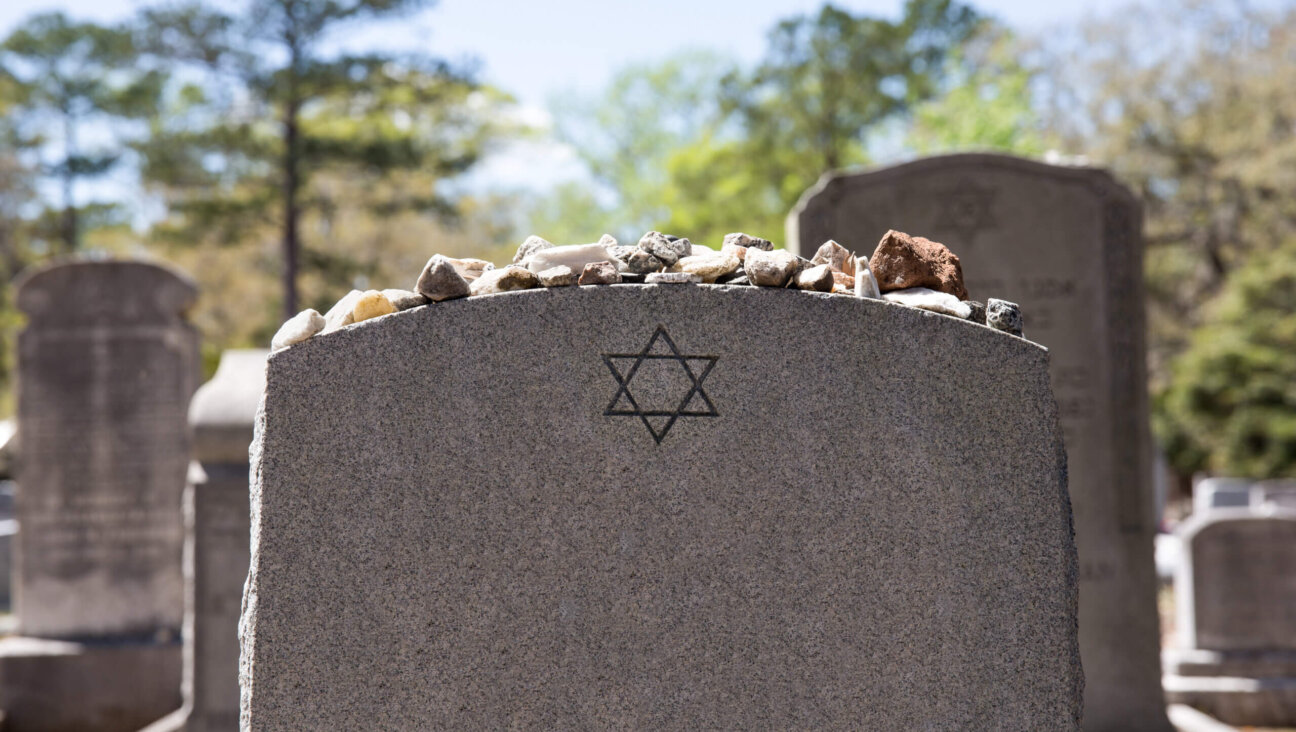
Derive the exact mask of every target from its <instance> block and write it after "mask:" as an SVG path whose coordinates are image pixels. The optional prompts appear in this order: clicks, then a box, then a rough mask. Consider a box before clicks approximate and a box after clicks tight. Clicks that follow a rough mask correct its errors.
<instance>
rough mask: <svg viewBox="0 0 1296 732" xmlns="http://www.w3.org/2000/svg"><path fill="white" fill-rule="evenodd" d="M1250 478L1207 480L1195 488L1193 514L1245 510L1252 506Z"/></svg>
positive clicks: (1252, 481)
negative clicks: (1218, 510) (1223, 510)
mask: <svg viewBox="0 0 1296 732" xmlns="http://www.w3.org/2000/svg"><path fill="white" fill-rule="evenodd" d="M1254 483H1255V481H1254V480H1251V479H1248V478H1206V479H1204V480H1199V481H1197V483H1196V484H1195V485H1194V486H1193V513H1194V514H1198V513H1206V512H1207V511H1213V510H1215V509H1217V508H1245V507H1247V506H1249V505H1251V486H1252V485H1253V484H1254Z"/></svg>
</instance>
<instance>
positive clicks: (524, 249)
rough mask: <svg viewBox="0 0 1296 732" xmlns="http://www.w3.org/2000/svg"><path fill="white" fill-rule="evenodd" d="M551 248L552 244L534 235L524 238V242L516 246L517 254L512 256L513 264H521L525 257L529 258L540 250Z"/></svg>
mask: <svg viewBox="0 0 1296 732" xmlns="http://www.w3.org/2000/svg"><path fill="white" fill-rule="evenodd" d="M552 246H553V244H551V243H549V242H547V241H545V240H544V239H542V238H540V237H538V236H536V235H535V234H532V235H531V236H528V237H527V238H526V241H524V242H522V244H521V245H519V246H518V249H517V253H516V254H514V255H513V263H514V264H518V263H520V262H523V261H525V260H526V258H527V257H530V256H531V255H532V254H535V253H536V252H538V251H540V250H541V249H548V248H549V247H552Z"/></svg>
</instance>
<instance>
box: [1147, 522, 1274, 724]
mask: <svg viewBox="0 0 1296 732" xmlns="http://www.w3.org/2000/svg"><path fill="white" fill-rule="evenodd" d="M1176 533H1177V534H1178V535H1179V537H1180V538H1181V540H1182V541H1183V558H1182V561H1181V563H1180V565H1179V568H1178V573H1177V575H1176V577H1175V610H1176V613H1177V616H1178V619H1177V623H1176V631H1177V633H1176V637H1177V643H1176V647H1175V648H1174V649H1172V650H1171V651H1169V652H1167V654H1166V659H1167V664H1166V665H1167V669H1166V670H1167V675H1166V681H1165V683H1166V691H1167V693H1168V695H1169V696H1170V697H1171V699H1172V700H1174V701H1178V702H1182V703H1186V704H1191V705H1193V706H1196V707H1198V708H1201V709H1203V710H1205V711H1207V712H1209V713H1211V714H1212V715H1214V716H1216V717H1218V718H1219V719H1220V720H1222V721H1224V722H1228V723H1230V724H1238V725H1256V726H1265V727H1290V726H1293V725H1296V511H1293V510H1289V509H1286V510H1285V509H1281V508H1277V507H1273V506H1272V505H1271V506H1268V507H1266V508H1264V509H1263V510H1257V509H1256V508H1218V509H1213V510H1211V511H1209V512H1207V513H1205V514H1197V515H1194V516H1193V517H1192V518H1190V519H1189V520H1188V521H1187V522H1185V523H1184V524H1182V525H1181V526H1180V527H1179V530H1178V531H1177V532H1176Z"/></svg>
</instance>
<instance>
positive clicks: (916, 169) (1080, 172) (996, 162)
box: [789, 152, 1138, 234]
mask: <svg viewBox="0 0 1296 732" xmlns="http://www.w3.org/2000/svg"><path fill="white" fill-rule="evenodd" d="M952 167H970V168H980V169H986V168H997V169H1001V170H1011V171H1016V172H1021V173H1033V174H1037V175H1048V176H1052V177H1055V178H1059V179H1062V180H1065V181H1071V182H1076V183H1085V184H1090V185H1097V186H1099V187H1102V188H1104V189H1106V190H1108V191H1110V192H1111V193H1114V194H1115V195H1117V196H1119V197H1120V198H1121V199H1122V200H1123V202H1125V203H1127V204H1129V205H1131V206H1138V198H1137V197H1136V196H1135V195H1134V192H1133V191H1131V190H1130V189H1129V187H1128V186H1126V185H1125V184H1123V183H1121V182H1120V181H1119V180H1117V179H1116V177H1115V176H1113V175H1112V174H1111V171H1109V170H1108V169H1106V168H1102V167H1097V166H1075V165H1056V164H1054V163H1047V162H1044V161H1042V160H1035V159H1033V158H1024V157H1019V156H1016V155H1005V154H1003V153H993V152H964V153H950V154H947V155H934V156H930V157H922V158H917V159H913V160H907V161H903V162H899V163H895V164H892V165H882V166H869V167H864V168H843V169H840V170H833V171H829V172H827V173H824V174H823V175H822V176H820V178H819V180H818V181H816V182H815V184H814V185H812V186H811V187H810V188H808V189H807V190H806V191H805V193H803V194H801V197H800V198H799V199H798V200H797V203H796V205H795V206H793V208H792V211H791V213H790V214H789V216H791V217H796V216H799V215H801V214H802V213H804V212H805V210H806V209H807V208H808V207H809V206H810V203H811V201H812V200H813V199H814V198H815V197H816V196H818V195H819V194H821V193H823V192H825V191H827V190H829V189H830V188H833V187H837V186H845V187H851V186H856V185H876V184H877V183H885V182H886V181H888V180H891V179H895V178H902V177H904V176H907V175H910V174H913V173H920V172H924V171H927V170H930V169H945V168H952ZM911 233H918V234H921V232H911Z"/></svg>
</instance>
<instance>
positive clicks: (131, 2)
mask: <svg viewBox="0 0 1296 732" xmlns="http://www.w3.org/2000/svg"><path fill="white" fill-rule="evenodd" d="M164 1H165V0H0V37H3V36H4V35H7V34H8V33H9V31H10V30H11V29H13V28H14V27H15V26H16V25H18V24H19V23H21V22H22V20H23V19H24V18H26V17H27V16H29V15H31V14H33V13H38V12H46V11H52V10H61V11H64V12H66V13H68V14H70V15H72V16H73V17H76V18H80V19H87V20H96V21H100V22H109V21H114V20H120V19H124V18H126V17H128V16H129V15H130V14H132V13H133V12H135V11H136V10H137V9H139V8H140V7H142V6H145V5H153V4H160V2H164ZM208 1H209V2H212V3H213V4H217V5H228V6H231V7H237V6H238V5H240V4H241V2H240V0H208ZM972 2H973V5H975V6H976V7H977V8H978V9H980V10H981V11H982V12H986V13H989V14H991V15H994V16H996V17H998V18H1000V19H1001V20H1003V21H1005V22H1007V23H1008V24H1009V25H1011V26H1013V27H1016V28H1018V29H1021V30H1025V31H1032V30H1043V29H1047V28H1049V27H1051V26H1055V25H1060V24H1066V23H1072V22H1076V21H1078V20H1080V19H1082V18H1084V17H1086V16H1087V15H1089V14H1093V13H1103V12H1104V11H1108V12H1109V11H1111V10H1112V9H1114V8H1118V7H1122V6H1124V5H1126V4H1127V3H1128V0H972ZM822 4H823V0H653V1H652V2H643V1H642V0H511V1H510V0H440V2H439V3H438V4H436V5H435V6H434V7H432V8H430V9H428V10H425V11H422V12H420V13H418V14H417V15H414V16H412V17H408V18H404V19H402V20H400V21H399V22H396V23H385V24H374V25H371V26H368V27H362V28H359V29H355V30H348V32H347V33H348V35H347V36H346V37H345V38H338V39H336V41H337V42H338V43H340V44H342V45H345V46H346V47H349V48H353V49H365V48H383V49H387V50H419V51H423V52H427V53H430V54H432V55H435V56H441V57H446V58H450V59H452V60H461V59H470V58H471V59H475V60H476V61H477V63H478V64H479V69H480V74H481V78H482V80H483V81H485V82H488V83H490V84H493V85H494V86H497V87H499V88H501V89H503V90H505V91H507V92H509V93H511V94H512V95H514V97H516V99H517V100H518V102H519V103H520V105H521V112H522V115H523V118H524V119H527V120H528V121H531V122H536V123H540V124H543V123H544V121H545V120H546V118H547V112H546V110H545V108H546V106H547V104H548V102H549V101H550V100H551V99H553V98H554V97H555V96H557V95H560V94H565V93H569V92H579V93H584V94H592V93H594V92H597V91H598V90H599V89H600V88H601V87H602V86H603V85H604V84H605V83H606V82H607V80H608V79H609V78H610V77H611V75H612V73H613V72H615V71H616V70H618V69H620V68H622V67H624V66H626V65H628V64H632V63H651V62H656V61H661V60H662V59H665V58H666V57H668V56H670V55H671V54H672V53H674V52H676V51H679V50H680V49H684V48H710V49H714V50H717V51H720V52H722V53H724V54H726V55H728V56H730V57H733V58H735V59H738V60H740V61H748V62H751V61H755V60H756V59H758V58H759V57H760V56H761V55H762V53H763V52H764V48H765V34H766V32H767V31H768V30H769V28H770V27H772V26H773V25H774V24H775V23H776V22H777V21H778V20H780V19H783V18H786V17H788V16H791V15H797V14H804V13H811V12H814V11H816V10H817V9H818V8H819V7H820V6H821V5H822ZM835 4H837V5H838V6H840V7H843V8H847V9H850V10H852V11H854V12H866V13H869V14H875V15H883V16H890V17H898V16H899V14H900V9H901V7H902V5H903V0H835ZM585 178H586V173H585V171H584V168H583V166H582V165H581V164H580V163H579V161H578V160H577V157H576V154H575V151H574V150H573V149H572V148H570V147H569V146H567V145H564V144H561V143H557V142H555V141H552V140H544V139H542V140H540V141H532V142H519V143H512V144H510V145H509V146H507V147H506V148H505V149H503V150H501V151H499V152H497V153H495V154H494V155H492V156H490V157H489V158H487V159H486V160H485V161H483V163H481V164H480V165H478V166H477V167H476V168H475V169H474V171H473V173H471V174H470V175H469V176H468V177H467V178H466V179H464V180H461V181H459V182H458V183H457V184H456V185H455V186H454V187H455V188H456V189H457V190H463V191H473V190H483V189H510V190H511V189H531V190H543V189H545V188H548V187H549V186H551V185H553V184H555V183H557V182H560V181H564V180H585ZM133 183H134V172H133V170H129V169H126V168H124V167H123V168H119V169H118V171H117V172H115V173H113V174H112V175H111V176H109V178H108V179H106V180H102V181H98V182H95V183H91V184H87V185H83V186H82V187H81V188H82V190H79V191H78V199H82V200H85V199H87V198H99V197H108V198H117V197H119V196H120V191H122V190H129V189H130V188H131V186H132V185H133Z"/></svg>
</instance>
